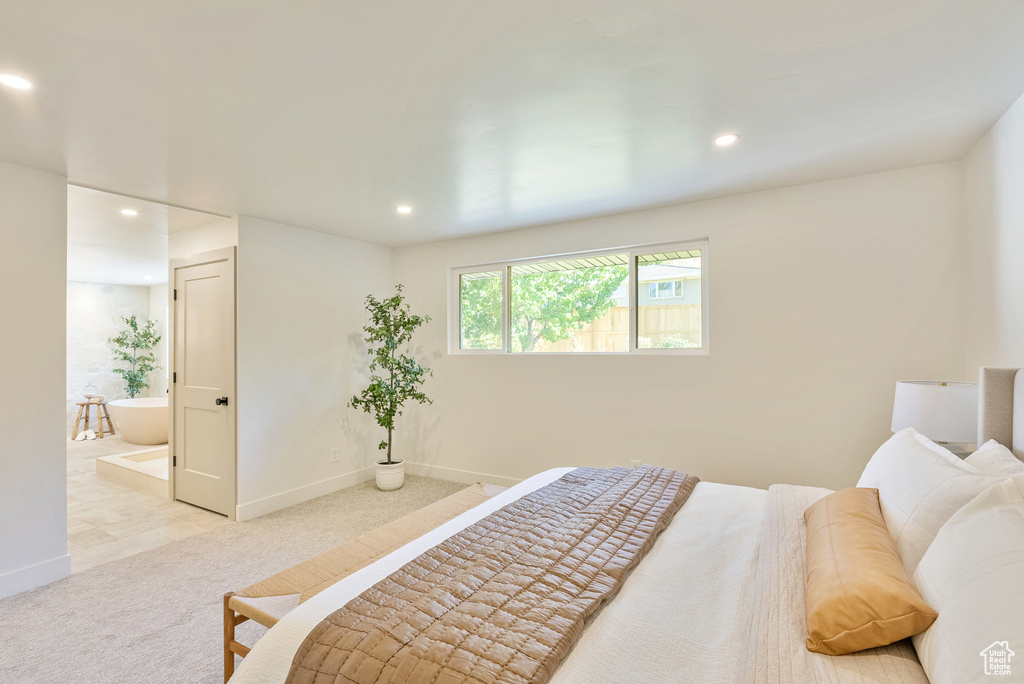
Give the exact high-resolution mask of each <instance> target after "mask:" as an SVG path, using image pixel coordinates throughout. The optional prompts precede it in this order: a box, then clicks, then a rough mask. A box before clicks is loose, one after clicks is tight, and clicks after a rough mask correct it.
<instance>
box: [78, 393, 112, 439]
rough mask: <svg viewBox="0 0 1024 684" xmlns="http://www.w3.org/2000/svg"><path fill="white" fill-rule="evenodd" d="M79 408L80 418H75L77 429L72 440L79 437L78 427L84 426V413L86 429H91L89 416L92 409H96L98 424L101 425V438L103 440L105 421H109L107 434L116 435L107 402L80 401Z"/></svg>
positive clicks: (99, 431) (99, 432)
mask: <svg viewBox="0 0 1024 684" xmlns="http://www.w3.org/2000/svg"><path fill="white" fill-rule="evenodd" d="M77 406H78V417H77V418H75V429H74V431H73V432H72V433H71V439H75V438H76V437H78V427H79V426H80V425H81V424H82V411H85V429H86V430H88V429H89V414H90V413H91V412H92V407H93V406H95V407H96V422H97V423H99V430H98V434H99V438H100V439H103V421H104V420H105V421H107V428H108V429H107V432H109V433H110V434H114V424H113V423H112V422H111V420H110V412H109V411H107V402H105V401H102V402H100V401H79V402H77Z"/></svg>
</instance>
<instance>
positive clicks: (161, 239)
mask: <svg viewBox="0 0 1024 684" xmlns="http://www.w3.org/2000/svg"><path fill="white" fill-rule="evenodd" d="M67 218H68V224H67V225H68V272H67V360H66V367H67V370H66V377H67V381H66V387H67V389H66V402H67V422H66V424H65V429H66V433H65V439H67V440H68V441H67V483H68V489H67V503H68V551H69V553H70V554H71V567H72V572H78V571H81V570H85V569H88V568H91V567H94V566H96V565H100V564H103V563H106V562H109V561H112V560H117V559H119V558H124V557H126V556H129V555H133V554H135V553H139V552H142V551H145V550H148V549H151V548H155V547H157V546H161V545H163V544H167V543H171V542H173V541H175V540H177V539H181V538H184V537H187V536H191V535H193V534H199V533H202V532H205V531H206V530H208V529H212V528H214V527H217V526H220V525H223V524H227V522H228V519H227V517H225V516H223V515H218V514H217V513H214V512H211V511H208V510H203V509H201V508H198V507H196V506H192V505H188V504H185V503H182V502H179V501H174V500H173V498H172V496H171V494H172V492H171V489H170V476H171V472H170V470H171V465H170V461H171V459H170V458H169V456H170V454H169V445H168V441H169V429H170V407H169V381H170V379H171V377H172V376H171V372H172V371H171V366H172V365H173V363H172V362H173V359H172V355H171V351H172V345H171V337H172V335H171V331H172V328H171V311H172V310H171V306H170V305H171V303H172V301H173V300H172V294H171V291H172V289H173V288H172V287H171V284H170V282H169V273H170V269H169V265H170V264H169V243H170V240H171V238H172V235H175V234H176V233H177V232H178V231H183V230H189V229H192V228H196V227H200V226H202V225H203V224H207V223H209V222H210V221H211V220H214V219H215V217H213V216H211V215H209V214H205V213H202V212H196V211H191V210H185V209H179V208H175V207H168V206H165V205H162V204H159V203H155V202H148V201H143V200H138V199H135V198H130V197H124V196H121V195H116V194H113V193H107V192H102V191H98V190H93V189H88V188H80V187H76V186H69V187H68V217H67ZM133 326H134V327H133ZM147 330H148V332H147ZM119 410H121V411H122V413H121V414H120V416H119V414H118V411H119ZM108 416H109V418H108Z"/></svg>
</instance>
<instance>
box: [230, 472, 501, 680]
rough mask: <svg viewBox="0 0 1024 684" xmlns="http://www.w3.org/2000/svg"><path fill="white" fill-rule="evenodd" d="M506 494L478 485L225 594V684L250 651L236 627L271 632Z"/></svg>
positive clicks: (490, 487) (490, 486) (492, 486)
mask: <svg viewBox="0 0 1024 684" xmlns="http://www.w3.org/2000/svg"><path fill="white" fill-rule="evenodd" d="M505 489H506V488H505V487H497V486H494V485H487V484H482V483H479V482H478V483H477V484H475V485H472V486H471V487H467V488H466V489H463V490H461V491H458V492H456V493H454V494H452V495H451V496H448V497H445V498H444V499H441V500H440V501H435V502H434V503H432V504H430V505H429V506H426V507H425V508H421V509H420V510H418V511H415V512H413V513H410V514H409V515H407V516H405V517H402V518H399V519H398V520H395V521H393V522H390V523H388V524H387V525H384V526H383V527H378V528H377V529H375V530H371V531H370V532H367V533H366V534H363V535H360V536H359V537H356V538H355V539H353V540H351V541H347V542H345V543H344V544H342V545H341V546H337V547H335V548H333V549H331V550H330V551H328V552H326V553H322V554H320V555H319V556H317V557H315V558H311V559H309V560H308V561H304V562H302V563H299V564H298V565H296V566H293V567H291V568H288V569H287V570H283V571H281V572H279V573H277V574H276V575H273V576H271V577H268V578H267V579H265V580H261V581H259V582H256V583H255V584H251V585H249V586H248V587H246V588H244V589H240V590H239V591H237V592H228V593H227V594H225V595H224V681H225V682H226V681H228V679H230V678H231V675H233V674H234V672H235V655H236V654H237V655H239V656H241V657H243V658H244V657H245V656H247V655H249V651H250V650H251V649H250V648H249V647H248V646H245V645H243V644H240V643H239V642H238V641H236V640H235V627H237V626H238V625H240V624H242V623H243V622H246V621H248V620H252V621H254V622H256V623H258V624H261V625H263V626H264V627H273V626H274V625H275V624H277V622H278V620H280V619H281V618H283V617H284V616H285V615H287V614H288V613H289V612H290V611H291V610H292V609H294V608H295V607H296V606H298V605H299V604H301V603H303V602H305V601H306V600H308V599H309V598H310V597H311V596H315V595H316V594H318V593H320V592H321V591H323V590H324V589H326V588H327V587H329V586H331V585H332V584H334V583H336V582H338V581H339V580H341V579H343V578H345V577H347V576H348V575H351V574H352V573H354V572H355V571H356V570H359V569H361V568H364V567H366V566H367V565H369V564H370V563H373V562H374V561H375V560H377V559H378V558H381V557H383V556H386V555H387V554H389V553H391V552H392V551H394V550H395V549H397V548H399V547H401V546H404V545H405V544H407V543H409V542H411V541H412V540H413V539H416V538H417V537H420V536H422V535H423V534H425V533H427V532H429V531H430V530H433V529H435V528H437V527H440V526H441V525H443V524H444V523H446V522H448V521H449V520H451V519H452V518H454V517H456V516H458V515H460V514H462V513H465V512H466V511H468V510H469V509H471V508H473V507H475V506H478V505H480V504H481V503H483V502H484V501H487V500H488V499H490V498H491V497H492V496H494V495H496V494H498V493H500V492H503V491H505Z"/></svg>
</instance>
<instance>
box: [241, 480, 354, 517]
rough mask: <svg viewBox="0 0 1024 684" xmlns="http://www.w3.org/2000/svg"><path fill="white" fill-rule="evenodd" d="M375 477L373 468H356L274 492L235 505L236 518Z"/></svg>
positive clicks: (283, 506)
mask: <svg viewBox="0 0 1024 684" xmlns="http://www.w3.org/2000/svg"><path fill="white" fill-rule="evenodd" d="M373 478H374V474H373V468H372V467H371V468H363V469H362V470H354V471H352V472H351V473H345V474H344V475H338V476H336V477H331V478H328V479H326V480H320V481H319V482H314V483H313V484H308V485H304V486H302V487H296V488H295V489H289V490H288V491H287V492H281V493H280V494H274V495H273V496H268V497H266V498H264V499H258V500H256V501H250V502H249V503H244V504H239V505H237V506H235V519H236V520H237V521H238V522H242V521H243V520H252V519H253V518H258V517H260V516H261V515H266V514H267V513H273V512H274V511H279V510H281V509H282V508H288V507H289V506H294V505H295V504H299V503H302V502H303V501H309V500H310V499H315V498H317V497H318V496H323V495H324V494H330V493H331V492H336V491H338V490H339V489H344V488H345V487H351V486H352V485H357V484H359V483H360V482H366V481H367V480H372V479H373Z"/></svg>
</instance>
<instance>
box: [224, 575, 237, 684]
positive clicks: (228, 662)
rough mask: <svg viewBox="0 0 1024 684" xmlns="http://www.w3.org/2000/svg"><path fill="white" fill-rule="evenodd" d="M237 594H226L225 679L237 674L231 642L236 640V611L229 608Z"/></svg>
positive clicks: (230, 592) (231, 592)
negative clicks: (232, 598)
mask: <svg viewBox="0 0 1024 684" xmlns="http://www.w3.org/2000/svg"><path fill="white" fill-rule="evenodd" d="M234 595H235V592H233V591H229V592H228V593H226V594H224V681H225V682H227V681H228V680H229V679H231V675H233V674H235V654H234V651H232V650H231V644H232V643H233V642H234V640H235V611H233V610H231V609H230V608H228V601H230V600H231V597H232V596H234Z"/></svg>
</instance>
